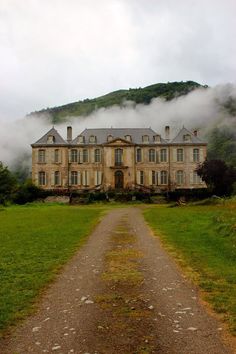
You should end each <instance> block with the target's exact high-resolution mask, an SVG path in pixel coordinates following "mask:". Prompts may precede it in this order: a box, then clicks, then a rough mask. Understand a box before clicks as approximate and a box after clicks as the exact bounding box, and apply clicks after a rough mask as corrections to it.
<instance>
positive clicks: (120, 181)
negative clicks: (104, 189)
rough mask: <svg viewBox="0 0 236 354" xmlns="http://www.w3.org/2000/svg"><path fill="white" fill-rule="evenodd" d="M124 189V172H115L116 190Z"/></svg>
mask: <svg viewBox="0 0 236 354" xmlns="http://www.w3.org/2000/svg"><path fill="white" fill-rule="evenodd" d="M123 187H124V174H123V172H122V171H116V172H115V188H117V189H122V188H123Z"/></svg>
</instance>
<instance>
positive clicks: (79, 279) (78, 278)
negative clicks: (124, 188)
mask: <svg viewBox="0 0 236 354" xmlns="http://www.w3.org/2000/svg"><path fill="white" fill-rule="evenodd" d="M234 352H236V351H234V350H233V349H232V348H231V349H230V348H229V347H228V346H227V345H226V344H224V342H223V340H222V328H221V324H220V323H218V321H217V320H216V319H215V318H213V317H211V316H210V315H209V314H208V313H207V312H206V310H205V308H203V306H202V305H201V302H200V301H199V298H198V291H197V289H196V288H195V286H193V285H192V284H191V283H190V282H189V281H188V280H186V278H185V277H184V276H183V275H182V274H181V273H180V271H179V269H178V268H177V267H176V265H175V263H174V262H173V261H172V260H171V258H170V256H168V255H167V253H166V252H165V251H164V250H163V248H162V247H161V245H160V242H159V240H158V238H157V237H153V235H152V233H151V231H150V229H149V227H148V226H147V225H146V223H145V221H144V219H143V216H142V213H141V211H140V209H139V208H134V207H132V208H131V207H130V208H121V209H114V210H112V211H110V212H109V213H108V214H107V215H106V216H104V218H103V220H102V221H101V222H100V223H99V225H98V226H97V227H96V229H95V230H94V232H93V233H92V234H91V236H90V237H89V239H88V242H87V243H86V245H84V246H83V247H82V248H81V249H80V250H79V252H78V253H77V254H76V255H75V256H74V257H73V258H72V259H71V261H70V262H69V263H68V264H67V265H66V266H65V268H64V269H63V272H62V273H61V274H60V275H59V276H58V277H57V280H56V281H55V282H54V283H53V284H52V285H51V286H50V287H49V288H48V290H47V291H46V292H45V294H44V296H43V297H42V300H41V302H40V304H39V306H38V310H37V312H36V313H35V314H34V315H33V316H31V317H29V318H28V319H27V320H26V321H25V322H24V323H22V324H21V325H20V326H18V328H17V329H16V330H15V331H14V332H13V333H12V334H11V337H9V338H5V339H3V340H2V341H1V342H0V353H1V354H8V353H10V354H16V353H17V354H26V353H35V354H38V353H61V354H62V353H63V354H65V353H84V354H85V353H86V354H96V353H97V354H102V353H104V354H105V353H107V354H108V353H109V354H119V353H122V354H129V353H130V354H131V353H132V354H135V353H137V354H142V353H143V354H148V353H161V354H191V353H194V354H206V353H207V354H226V353H234Z"/></svg>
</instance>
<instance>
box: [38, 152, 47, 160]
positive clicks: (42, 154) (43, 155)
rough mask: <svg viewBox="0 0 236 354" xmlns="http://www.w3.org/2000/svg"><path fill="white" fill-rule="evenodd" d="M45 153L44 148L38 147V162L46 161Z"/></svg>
mask: <svg viewBox="0 0 236 354" xmlns="http://www.w3.org/2000/svg"><path fill="white" fill-rule="evenodd" d="M45 155H46V154H45V150H43V149H40V150H39V151H38V163H45V162H46V159H45Z"/></svg>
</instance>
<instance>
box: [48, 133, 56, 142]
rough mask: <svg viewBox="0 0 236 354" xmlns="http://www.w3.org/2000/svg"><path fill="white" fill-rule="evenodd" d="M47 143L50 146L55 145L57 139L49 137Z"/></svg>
mask: <svg viewBox="0 0 236 354" xmlns="http://www.w3.org/2000/svg"><path fill="white" fill-rule="evenodd" d="M47 143H48V144H54V143H55V137H54V136H53V135H48V137H47Z"/></svg>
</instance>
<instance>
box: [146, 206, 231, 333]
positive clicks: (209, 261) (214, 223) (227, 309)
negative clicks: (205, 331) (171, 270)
mask: <svg viewBox="0 0 236 354" xmlns="http://www.w3.org/2000/svg"><path fill="white" fill-rule="evenodd" d="M144 216H145V219H146V221H147V222H148V223H149V224H150V226H151V227H152V228H153V230H154V231H155V233H156V234H157V235H159V236H160V238H161V240H162V241H163V243H164V245H166V246H167V248H168V249H169V250H170V251H171V252H172V254H173V255H174V256H175V257H176V259H177V260H178V262H179V263H180V264H181V265H182V266H183V267H184V269H185V270H186V271H188V272H190V273H189V274H190V275H191V276H192V278H193V279H194V280H195V281H196V282H197V283H198V284H199V285H200V287H201V288H202V289H203V291H204V294H205V298H206V299H207V301H208V302H210V304H211V305H212V307H213V308H214V310H215V311H217V312H218V313H221V314H222V317H223V319H224V320H226V322H227V323H228V324H229V328H230V330H231V332H232V333H233V334H234V335H236V202H235V201H234V202H233V201H232V202H226V203H225V204H222V205H215V206H213V205H204V206H203V205H202V206H201V205H199V206H184V207H172V208H171V207H169V206H151V207H150V208H148V209H146V210H144Z"/></svg>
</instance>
